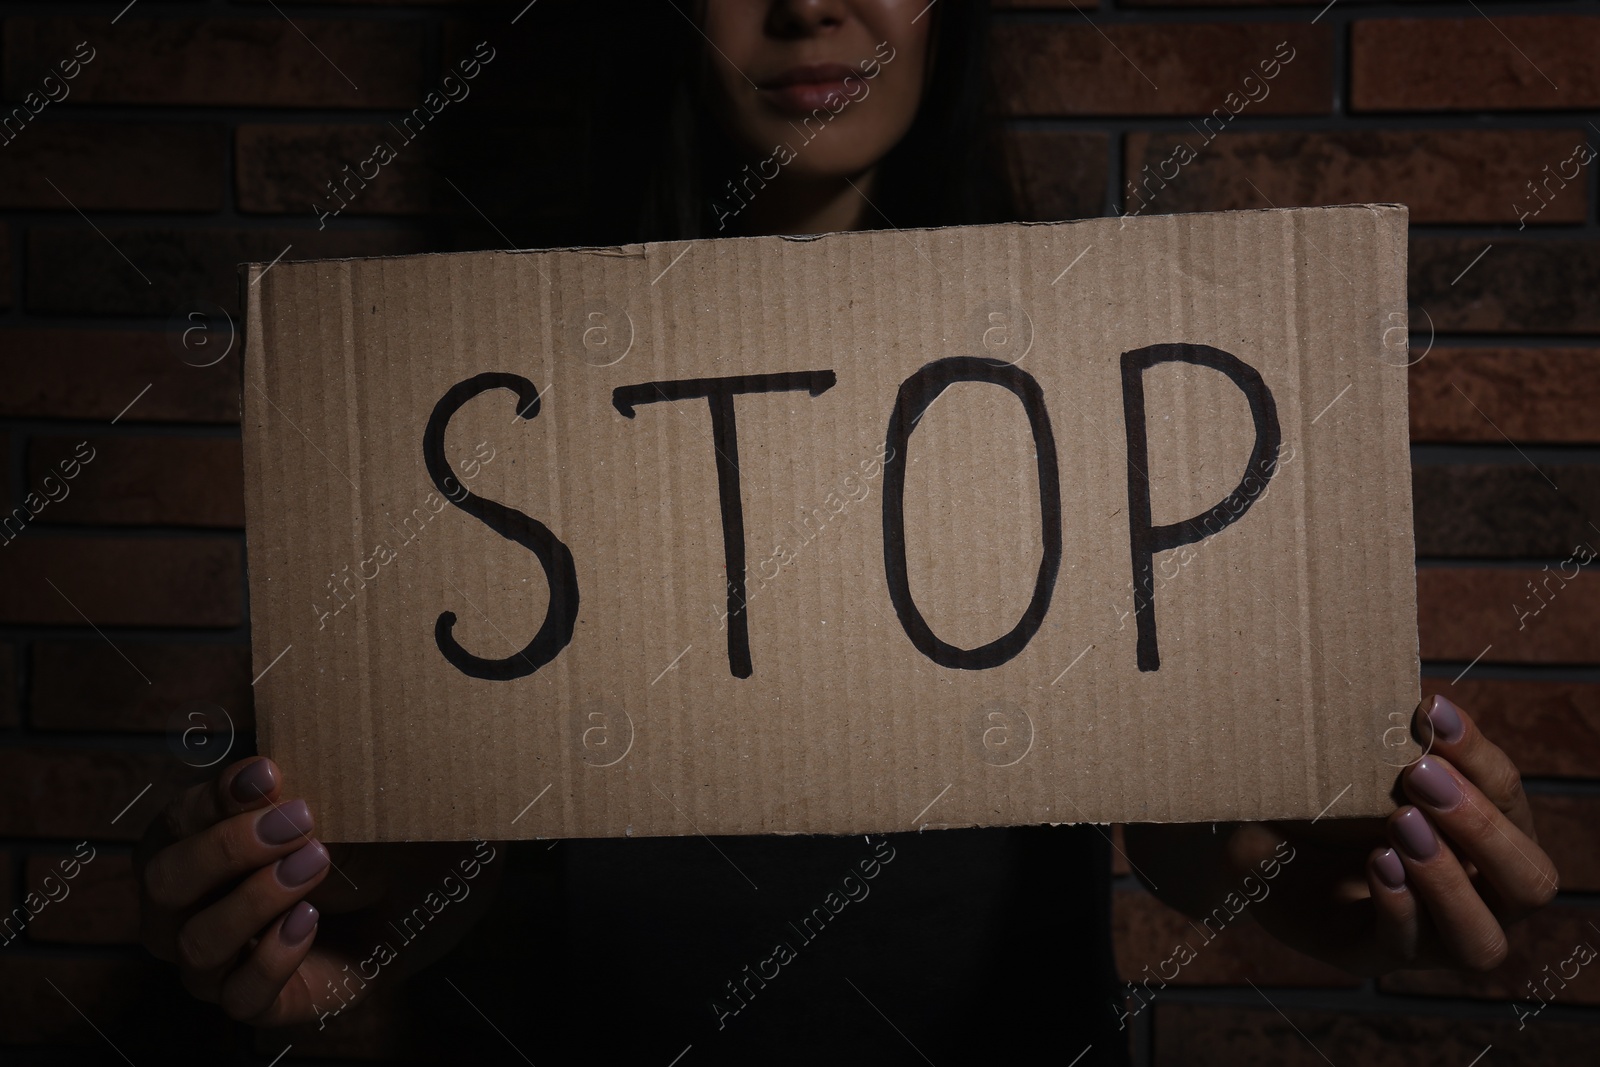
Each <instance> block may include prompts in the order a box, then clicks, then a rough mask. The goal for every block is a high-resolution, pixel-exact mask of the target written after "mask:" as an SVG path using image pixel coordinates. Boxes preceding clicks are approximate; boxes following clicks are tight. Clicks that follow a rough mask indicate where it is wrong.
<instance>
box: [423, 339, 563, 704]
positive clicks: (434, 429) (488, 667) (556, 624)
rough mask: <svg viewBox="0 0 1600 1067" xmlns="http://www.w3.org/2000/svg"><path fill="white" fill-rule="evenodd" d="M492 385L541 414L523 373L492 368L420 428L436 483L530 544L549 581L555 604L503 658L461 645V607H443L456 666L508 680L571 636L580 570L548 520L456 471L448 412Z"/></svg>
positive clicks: (454, 392)
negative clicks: (474, 485)
mask: <svg viewBox="0 0 1600 1067" xmlns="http://www.w3.org/2000/svg"><path fill="white" fill-rule="evenodd" d="M490 389H510V390H511V391H512V392H514V393H516V394H517V402H518V404H517V417H518V418H521V419H532V418H533V417H534V416H535V415H537V414H539V391H538V390H537V389H535V388H534V385H533V383H532V382H530V381H528V379H526V378H524V377H522V376H521V375H517V374H505V373H499V372H493V371H491V372H488V373H485V374H479V375H477V376H475V377H472V378H468V379H467V380H466V381H464V382H459V383H457V384H456V385H455V386H453V387H452V388H451V389H450V391H449V392H448V393H446V394H445V395H444V396H443V397H441V398H440V400H439V403H438V404H436V405H435V406H434V409H433V414H432V415H431V416H430V417H429V418H428V426H427V429H425V430H424V431H423V434H422V458H423V460H424V462H425V463H426V464H427V467H428V476H429V477H430V478H432V479H433V484H434V485H435V486H437V487H438V489H439V491H440V492H441V493H443V494H444V495H445V496H446V497H448V498H450V502H451V503H453V504H454V505H455V506H456V507H458V508H460V509H461V510H462V511H464V512H466V513H467V514H468V515H471V516H472V517H473V518H475V519H477V520H478V521H480V522H482V523H483V524H484V525H485V526H487V527H489V529H491V530H493V531H494V532H495V533H497V534H499V535H500V536H501V537H504V538H506V539H507V540H509V541H515V542H516V543H517V544H519V545H522V546H523V547H524V548H527V549H529V550H530V551H532V552H533V554H534V555H536V556H538V557H539V565H540V566H541V567H543V568H544V577H545V581H547V582H548V583H549V584H550V603H549V606H548V607H547V608H546V609H545V613H544V623H543V625H541V626H540V627H539V632H538V633H537V634H535V635H534V637H533V640H531V641H529V642H528V645H527V647H526V648H524V649H523V650H522V651H521V652H516V653H513V654H512V655H510V656H507V657H505V658H504V659H485V658H483V657H481V656H475V655H473V654H472V653H471V652H468V651H467V650H466V649H464V648H462V647H461V644H460V643H459V642H458V641H457V640H456V639H455V637H454V635H453V634H452V633H451V631H452V630H453V629H454V628H455V625H456V615H455V612H453V611H446V612H442V613H440V615H439V619H438V621H437V622H436V623H435V624H434V628H433V636H434V641H435V642H436V643H437V644H438V645H439V651H440V652H442V653H444V658H445V659H447V660H449V661H450V663H451V664H452V665H453V666H454V667H455V668H456V670H458V671H460V672H461V673H462V674H465V675H467V676H468V677H471V678H486V679H489V680H490V681H496V682H505V681H510V680H511V679H513V678H523V677H526V676H527V675H530V674H532V673H533V672H534V671H536V670H538V669H539V668H540V667H543V666H544V665H545V664H546V663H549V662H550V661H551V660H553V659H555V658H556V656H558V655H559V654H560V653H561V650H562V649H563V648H566V647H567V644H568V643H569V642H571V640H572V631H573V627H574V626H575V625H576V624H577V621H578V571H577V568H576V567H575V566H574V565H573V561H572V552H571V550H570V549H568V548H567V546H566V545H565V544H564V543H562V541H561V539H560V538H558V537H556V535H555V534H553V533H551V532H550V529H549V527H547V526H545V525H544V524H543V523H542V522H539V521H538V520H537V519H530V518H529V517H528V516H526V515H524V514H523V513H522V512H520V511H517V510H516V509H515V508H508V507H506V506H505V505H504V504H499V503H496V502H495V501H493V500H485V499H484V498H483V497H481V496H478V495H477V494H476V493H472V492H469V491H468V490H467V489H466V487H465V486H463V485H462V484H461V483H460V482H458V481H456V479H455V476H454V475H452V474H451V473H450V461H449V460H447V459H446V458H445V454H444V435H445V430H446V428H448V427H449V425H450V419H451V417H452V416H454V415H455V413H456V412H457V411H459V410H461V408H462V407H463V406H464V405H465V404H466V403H467V401H469V400H471V399H472V398H473V397H475V396H477V395H478V394H479V393H485V392H488V391H489V390H490Z"/></svg>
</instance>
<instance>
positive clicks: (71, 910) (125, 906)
mask: <svg viewBox="0 0 1600 1067" xmlns="http://www.w3.org/2000/svg"><path fill="white" fill-rule="evenodd" d="M91 848H92V849H94V851H93V852H91V851H90V849H91ZM82 856H89V857H91V858H90V859H89V861H88V862H87V863H86V862H84V861H83V860H82V859H81V858H80V857H82ZM63 861H66V862H67V863H68V866H66V867H63V866H62V863H63ZM74 864H75V867H74ZM74 869H75V870H76V874H75V876H74V877H72V878H70V879H69V878H66V877H65V875H66V873H68V872H71V871H73V870H74ZM47 878H50V879H53V881H51V882H49V883H48V884H47V883H46V879H47ZM25 887H26V889H27V890H28V891H29V892H32V893H34V894H36V895H37V897H38V898H39V899H41V900H49V901H50V902H49V903H48V904H46V905H45V906H44V908H43V910H41V911H40V912H39V913H38V914H37V915H36V916H35V917H34V919H33V922H31V923H29V924H28V936H29V937H30V938H31V939H33V940H34V941H58V942H65V943H69V944H74V945H131V944H135V943H137V942H138V940H139V886H138V883H136V882H135V881H134V875H133V858H132V857H131V856H129V855H127V854H122V855H112V854H111V853H110V852H109V851H108V850H107V848H106V847H105V846H104V845H101V846H99V847H98V848H96V847H95V846H94V845H92V844H90V845H88V846H87V847H84V848H81V849H80V848H78V847H77V846H74V847H73V848H71V849H68V850H65V851H60V852H57V851H54V850H52V851H50V852H46V853H38V854H35V855H33V856H30V857H29V858H28V870H27V880H26V882H25ZM63 894H65V895H63Z"/></svg>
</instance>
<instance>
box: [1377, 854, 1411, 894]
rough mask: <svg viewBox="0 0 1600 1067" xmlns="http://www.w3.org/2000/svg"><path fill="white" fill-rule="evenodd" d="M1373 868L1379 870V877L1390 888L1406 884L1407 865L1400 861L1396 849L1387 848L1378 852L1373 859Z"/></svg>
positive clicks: (1401, 886) (1398, 887) (1397, 887)
mask: <svg viewBox="0 0 1600 1067" xmlns="http://www.w3.org/2000/svg"><path fill="white" fill-rule="evenodd" d="M1372 866H1373V869H1374V870H1376V871H1377V872H1378V878H1379V880H1380V881H1382V882H1383V884H1384V885H1386V886H1388V887H1389V888H1390V889H1400V888H1403V887H1404V886H1405V884H1406V865H1405V864H1404V863H1401V862H1400V857H1399V856H1398V855H1396V854H1395V851H1394V849H1392V848H1386V849H1384V850H1383V851H1382V852H1380V853H1378V855H1377V857H1376V858H1374V859H1373V861H1372Z"/></svg>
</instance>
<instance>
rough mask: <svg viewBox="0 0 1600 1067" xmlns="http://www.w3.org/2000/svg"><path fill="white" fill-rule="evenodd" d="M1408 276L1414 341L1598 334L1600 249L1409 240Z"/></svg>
mask: <svg viewBox="0 0 1600 1067" xmlns="http://www.w3.org/2000/svg"><path fill="white" fill-rule="evenodd" d="M1490 245H1492V246H1493V247H1492V248H1489V251H1488V252H1487V253H1486V254H1483V257H1482V258H1481V259H1479V258H1478V256H1479V254H1480V253H1483V252H1484V249H1485V248H1486V247H1488V246H1490ZM1474 260H1477V262H1476V263H1474V262H1473V261H1474ZM1409 274H1410V298H1411V305H1412V309H1413V310H1412V315H1411V330H1412V332H1413V333H1418V332H1420V333H1422V334H1424V335H1429V331H1430V330H1437V331H1439V332H1444V331H1484V332H1499V331H1511V332H1517V333H1536V334H1559V333H1594V332H1600V300H1596V299H1594V294H1595V293H1596V292H1600V242H1595V241H1583V240H1559V241H1527V240H1520V241H1519V240H1515V239H1505V240H1501V239H1494V240H1486V239H1483V238H1456V237H1433V236H1418V235H1416V234H1413V235H1412V237H1411V261H1410V270H1409Z"/></svg>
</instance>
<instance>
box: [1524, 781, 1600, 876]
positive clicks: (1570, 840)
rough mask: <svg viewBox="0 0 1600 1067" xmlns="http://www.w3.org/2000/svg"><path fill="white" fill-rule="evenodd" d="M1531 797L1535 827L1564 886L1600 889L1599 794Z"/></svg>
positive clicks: (1541, 794)
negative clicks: (1596, 795) (1599, 845)
mask: <svg viewBox="0 0 1600 1067" xmlns="http://www.w3.org/2000/svg"><path fill="white" fill-rule="evenodd" d="M1528 801H1529V803H1530V804H1532V806H1533V827H1534V829H1535V830H1536V831H1537V832H1538V834H1539V844H1540V845H1542V846H1543V847H1544V850H1545V852H1546V853H1548V854H1549V856H1550V859H1551V861H1552V862H1553V863H1555V865H1556V870H1558V871H1560V872H1561V888H1562V890H1563V891H1565V892H1578V893H1592V892H1595V891H1596V890H1600V850H1597V849H1596V848H1595V847H1594V846H1595V827H1596V826H1600V797H1589V796H1560V795H1555V794H1550V793H1536V794H1534V795H1532V796H1530V797H1529V798H1528Z"/></svg>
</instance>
